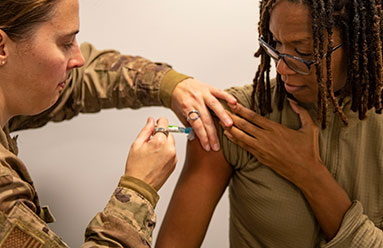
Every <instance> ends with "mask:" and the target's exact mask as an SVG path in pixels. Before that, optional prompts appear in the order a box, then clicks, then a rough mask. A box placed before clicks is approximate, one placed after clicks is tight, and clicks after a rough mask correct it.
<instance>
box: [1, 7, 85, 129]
mask: <svg viewBox="0 0 383 248" xmlns="http://www.w3.org/2000/svg"><path fill="white" fill-rule="evenodd" d="M58 6H59V7H58V8H57V12H56V13H55V14H54V16H53V18H52V20H51V21H49V22H44V23H42V24H39V25H38V26H36V27H35V32H34V35H33V37H31V38H30V39H28V40H26V41H24V42H14V41H12V40H11V39H9V37H8V36H7V34H5V33H4V32H3V31H2V30H0V42H1V43H0V54H1V57H0V59H1V60H6V61H7V62H6V64H5V65H4V66H3V67H2V68H1V71H0V75H1V77H0V78H1V86H0V111H1V114H0V121H1V124H2V126H3V125H4V124H5V123H6V122H7V121H8V120H9V119H10V118H12V117H13V116H15V115H33V114H38V113H40V112H42V111H44V110H46V109H47V108H49V107H50V106H52V105H53V104H54V103H55V102H56V101H57V99H58V97H59V95H60V92H61V91H62V89H63V86H64V84H65V80H66V79H67V77H68V74H69V72H70V71H71V70H73V69H74V68H76V67H79V66H82V65H83V64H84V58H83V57H82V55H81V53H80V49H79V47H78V45H77V42H76V33H77V32H78V30H79V16H78V10H79V7H78V2H77V1H74V0H71V1H60V2H59V3H58Z"/></svg>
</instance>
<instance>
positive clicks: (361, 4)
mask: <svg viewBox="0 0 383 248" xmlns="http://www.w3.org/2000/svg"><path fill="white" fill-rule="evenodd" d="M277 1H278V0H261V2H260V21H259V25H258V32H259V35H260V36H262V37H263V39H264V40H265V41H266V42H267V43H269V44H272V45H273V38H272V34H271V32H270V30H269V22H270V15H271V11H272V8H273V6H274V4H275V3H276V2H277ZM288 1H290V2H293V3H297V4H305V5H307V6H308V7H309V8H310V10H311V15H312V32H313V37H314V38H313V39H314V42H313V52H314V55H315V60H316V61H318V63H316V64H315V66H316V78H317V82H318V88H319V90H318V113H317V119H318V122H320V123H321V124H322V128H326V116H327V110H328V104H329V102H331V104H332V105H333V106H334V108H335V112H336V113H337V114H339V116H340V117H341V119H342V121H343V123H344V124H346V125H347V123H348V120H347V117H346V116H345V115H344V113H343V111H342V108H341V106H342V102H343V100H344V98H345V97H347V96H350V97H351V99H352V104H351V110H352V111H354V112H358V114H359V119H360V120H363V119H365V118H366V113H367V111H368V110H370V109H371V108H373V107H374V108H375V111H376V113H379V114H380V113H382V109H383V100H382V94H383V57H382V50H383V49H382V42H383V9H382V4H383V1H382V0H288ZM334 28H338V29H339V30H340V31H341V36H342V39H343V46H344V47H345V48H346V56H347V58H348V59H347V83H346V85H345V87H343V89H341V90H340V96H339V100H338V99H337V98H336V96H335V93H334V90H333V77H332V70H331V53H327V54H326V56H325V58H326V62H325V63H322V62H321V58H323V56H324V55H325V52H324V44H325V42H326V41H325V38H324V37H325V35H324V33H325V32H327V34H328V36H327V37H328V38H327V44H328V46H327V47H328V50H331V49H332V48H333V45H334V44H333V41H332V36H333V29H334ZM255 57H260V58H261V63H260V65H259V67H258V70H257V72H256V74H255V78H254V80H253V93H252V94H253V95H252V97H253V99H254V98H255V97H256V95H257V96H258V98H259V102H260V109H261V114H262V115H265V114H266V113H270V112H271V111H272V108H271V87H270V76H269V74H270V67H271V66H270V64H271V63H270V62H271V59H270V57H269V56H268V55H267V54H266V52H265V51H264V50H263V49H262V48H260V49H259V50H258V51H257V52H256V53H255ZM324 66H326V67H324ZM324 68H326V73H327V74H326V76H327V77H326V80H325V79H324V77H323V71H324ZM276 81H277V89H276V90H277V96H278V109H279V110H282V108H283V100H284V98H285V97H286V92H285V90H284V86H283V82H282V79H281V76H280V75H279V74H277V78H276Z"/></svg>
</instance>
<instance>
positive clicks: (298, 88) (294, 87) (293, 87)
mask: <svg viewBox="0 0 383 248" xmlns="http://www.w3.org/2000/svg"><path fill="white" fill-rule="evenodd" d="M284 86H285V90H286V91H287V92H288V93H290V94H295V93H297V92H299V91H301V90H303V89H304V88H306V86H298V85H291V84H286V83H285V84H284Z"/></svg>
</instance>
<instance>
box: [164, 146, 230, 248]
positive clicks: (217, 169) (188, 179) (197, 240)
mask: <svg viewBox="0 0 383 248" xmlns="http://www.w3.org/2000/svg"><path fill="white" fill-rule="evenodd" d="M231 174H232V168H231V166H230V165H229V164H228V162H227V161H226V160H225V158H224V155H223V152H222V151H219V152H206V151H205V150H203V149H202V148H201V146H200V144H199V141H198V140H194V141H192V142H189V144H188V147H187V154H186V159H185V164H184V168H183V170H182V173H181V175H180V178H179V180H178V183H177V186H176V188H175V190H174V193H173V196H172V199H171V202H170V204H169V207H168V210H167V212H166V216H165V219H164V221H163V223H162V226H161V230H160V233H159V236H158V239H157V243H156V247H167V248H169V247H199V246H200V245H201V243H202V241H203V238H204V236H205V232H206V230H207V227H208V225H209V222H210V219H211V216H212V214H213V212H214V209H215V207H216V205H217V203H218V201H219V199H220V198H221V196H222V194H223V192H224V191H225V189H226V186H227V184H228V182H229V180H230V178H231Z"/></svg>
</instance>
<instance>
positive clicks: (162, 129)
mask: <svg viewBox="0 0 383 248" xmlns="http://www.w3.org/2000/svg"><path fill="white" fill-rule="evenodd" d="M158 132H160V133H163V134H165V135H166V137H168V136H169V130H166V129H165V128H163V127H156V128H154V131H153V134H152V135H155V134H156V133H158Z"/></svg>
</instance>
